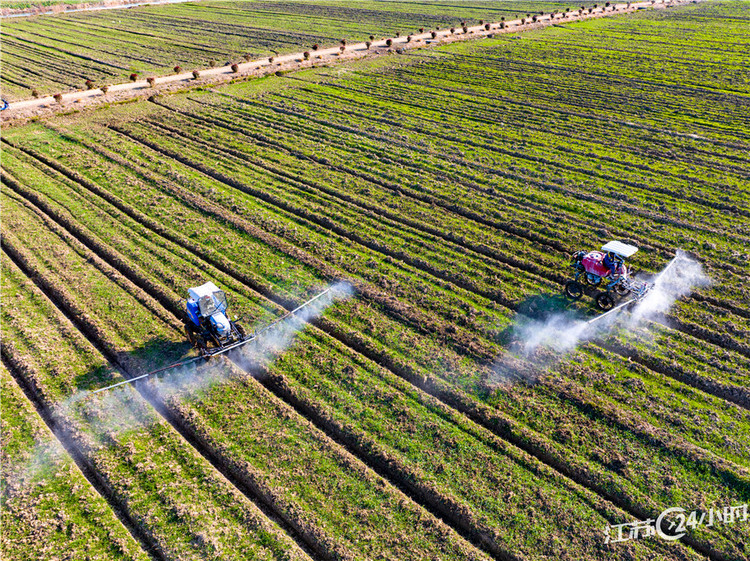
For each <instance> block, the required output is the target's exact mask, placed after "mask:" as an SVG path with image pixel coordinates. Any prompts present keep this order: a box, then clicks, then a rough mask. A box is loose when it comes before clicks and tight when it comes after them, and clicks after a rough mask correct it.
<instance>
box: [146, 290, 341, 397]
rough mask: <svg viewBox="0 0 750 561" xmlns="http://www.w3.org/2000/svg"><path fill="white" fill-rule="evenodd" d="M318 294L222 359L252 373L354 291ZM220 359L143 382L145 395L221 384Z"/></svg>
mask: <svg viewBox="0 0 750 561" xmlns="http://www.w3.org/2000/svg"><path fill="white" fill-rule="evenodd" d="M324 292H325V293H324V294H322V293H321V295H320V296H318V297H316V298H315V299H313V300H312V301H308V303H307V304H305V305H304V306H303V307H301V308H298V309H297V310H295V311H294V313H290V314H288V315H287V316H285V317H283V319H281V320H277V321H275V322H273V323H272V324H270V325H269V326H266V327H261V328H259V329H258V330H257V331H256V332H255V334H254V336H253V338H252V340H251V341H249V342H248V343H246V344H244V345H242V346H240V347H237V348H236V349H233V350H231V351H229V352H228V353H226V355H225V356H226V358H227V359H229V360H230V361H231V362H232V363H234V364H235V365H236V366H238V367H239V368H240V369H241V370H244V371H246V372H251V373H252V372H256V371H257V370H258V369H259V368H261V367H265V366H267V365H269V364H270V363H271V362H273V360H274V359H275V358H276V357H277V356H278V355H279V354H280V353H282V352H283V351H284V350H285V349H287V348H288V347H289V345H291V344H292V342H293V341H294V339H295V337H296V336H297V334H298V333H299V332H300V331H302V330H303V329H304V328H305V326H306V325H307V324H308V323H309V322H311V321H313V320H315V319H316V318H318V317H320V316H321V315H322V314H323V312H325V310H326V309H328V308H329V307H330V306H332V305H333V304H335V303H336V302H339V301H342V300H345V299H348V298H350V297H351V296H352V295H353V293H354V290H353V288H352V286H351V285H350V284H349V283H347V282H339V283H336V284H333V285H331V286H330V287H328V289H326V291H324ZM212 363H213V364H212ZM231 372H232V369H231V368H227V366H226V363H225V362H222V359H221V357H217V358H216V359H211V360H210V361H209V362H208V363H203V364H201V365H200V366H195V365H190V366H186V367H184V368H178V369H175V370H174V371H172V372H170V373H169V375H168V376H164V377H160V378H153V379H151V380H149V381H148V382H147V384H148V388H149V391H151V392H152V393H154V394H155V395H157V396H158V397H161V398H166V397H170V398H171V397H175V396H177V395H179V394H180V393H182V392H184V391H188V390H189V391H190V392H194V391H196V390H202V389H207V388H209V387H211V386H214V385H216V384H219V383H221V382H222V381H224V380H226V379H227V377H228V376H230V375H231Z"/></svg>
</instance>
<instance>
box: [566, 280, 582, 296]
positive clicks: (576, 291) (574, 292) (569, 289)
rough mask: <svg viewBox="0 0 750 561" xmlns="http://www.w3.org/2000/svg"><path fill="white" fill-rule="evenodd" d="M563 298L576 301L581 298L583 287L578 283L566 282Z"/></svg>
mask: <svg viewBox="0 0 750 561" xmlns="http://www.w3.org/2000/svg"><path fill="white" fill-rule="evenodd" d="M565 296H567V297H568V298H570V299H572V300H578V299H579V298H580V297H581V296H583V286H582V285H581V283H580V282H578V281H574V280H572V281H568V282H566V283H565Z"/></svg>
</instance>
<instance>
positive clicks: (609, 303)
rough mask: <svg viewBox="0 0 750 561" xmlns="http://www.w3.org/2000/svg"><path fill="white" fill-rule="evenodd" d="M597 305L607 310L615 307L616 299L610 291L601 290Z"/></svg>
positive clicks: (597, 297)
mask: <svg viewBox="0 0 750 561" xmlns="http://www.w3.org/2000/svg"><path fill="white" fill-rule="evenodd" d="M596 305H597V306H599V309H601V310H604V311H605V312H606V311H607V310H611V309H612V308H613V307H614V305H615V299H614V298H612V295H611V294H610V293H609V292H600V293H599V294H597V295H596Z"/></svg>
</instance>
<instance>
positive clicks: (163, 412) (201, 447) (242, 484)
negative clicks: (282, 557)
mask: <svg viewBox="0 0 750 561" xmlns="http://www.w3.org/2000/svg"><path fill="white" fill-rule="evenodd" d="M2 250H3V252H4V253H5V254H6V255H7V256H8V257H10V259H11V260H12V261H13V263H14V264H15V265H16V266H17V267H18V268H19V269H20V270H21V271H22V272H23V273H24V274H25V275H26V276H27V278H29V279H30V280H31V281H33V282H34V284H35V285H36V286H37V287H38V288H39V289H40V290H41V291H42V292H43V293H44V294H45V296H47V298H48V299H49V300H50V301H51V302H52V303H53V304H54V305H55V306H56V307H57V308H58V309H59V310H60V311H61V312H62V313H63V314H64V315H65V317H66V318H68V320H69V321H70V322H71V323H72V324H73V325H74V326H75V328H76V329H77V330H78V331H79V332H80V333H81V334H82V335H83V336H84V337H85V338H86V340H88V341H89V342H90V343H91V344H92V345H93V346H94V348H96V349H97V351H99V352H100V353H101V354H102V355H103V356H104V357H106V359H107V360H108V361H109V362H110V363H111V364H112V365H114V366H115V367H116V368H117V369H118V370H119V371H121V372H122V374H123V377H124V378H125V379H128V378H133V377H135V376H136V375H137V374H136V373H134V372H132V366H131V365H129V364H128V362H127V361H125V360H122V357H121V355H120V353H118V352H117V351H116V350H115V349H113V348H112V347H111V346H110V344H108V343H107V336H106V334H104V333H103V332H102V331H101V329H100V328H99V327H98V326H96V325H94V324H93V323H91V322H90V321H88V320H87V317H86V316H85V314H83V313H82V312H81V311H80V310H79V309H77V307H76V306H75V304H74V303H73V302H72V299H71V298H70V297H69V296H67V295H66V294H65V291H64V290H63V289H61V288H60V287H57V286H55V285H53V284H51V283H50V282H48V281H47V279H46V278H45V277H44V276H43V275H41V274H40V273H39V272H38V271H36V270H35V269H34V267H33V265H32V264H31V263H30V262H29V260H28V258H27V257H26V256H24V255H23V253H22V252H21V251H19V250H18V248H16V247H14V246H13V245H11V244H10V243H9V241H8V239H7V238H4V239H3V240H2ZM136 389H137V391H138V393H140V394H141V396H143V398H144V399H145V400H146V401H148V402H149V404H150V405H151V406H152V407H153V408H154V410H155V411H156V412H157V413H158V414H159V415H160V416H161V417H162V418H163V419H164V420H165V421H166V422H167V423H169V425H171V426H172V427H173V428H174V429H175V430H176V431H177V432H178V433H179V434H180V435H181V436H182V437H183V438H184V439H185V441H186V442H187V443H188V444H189V445H190V446H191V447H193V448H194V449H195V450H196V451H197V452H198V453H199V454H200V455H201V456H202V457H203V458H205V459H206V460H207V461H208V462H209V463H210V464H211V465H212V466H213V467H214V468H215V469H216V470H217V471H218V472H219V473H220V474H221V475H222V476H223V477H224V478H225V479H226V480H227V481H229V482H230V483H231V484H232V485H233V486H234V487H235V488H236V489H237V490H238V491H239V492H240V493H242V494H243V495H244V496H245V497H247V498H248V499H250V500H251V501H252V502H253V503H254V504H255V505H257V506H258V507H259V508H260V509H261V511H262V512H263V514H265V515H266V516H267V517H268V518H269V519H271V520H273V521H274V522H275V523H276V524H278V525H279V526H280V527H281V528H283V529H284V531H285V532H286V533H287V535H289V537H291V538H292V539H294V540H295V542H296V543H297V544H298V545H299V546H300V547H301V548H302V550H303V551H305V552H306V553H308V554H311V555H312V556H313V559H325V560H329V559H330V560H333V559H338V557H337V556H336V554H335V553H333V552H327V551H324V550H322V549H321V547H320V544H319V542H318V540H317V539H316V538H317V536H311V535H310V534H309V533H303V532H300V531H299V530H300V529H299V528H298V525H297V524H294V521H293V520H290V518H289V517H288V516H285V514H284V512H281V511H279V510H278V508H277V505H275V504H274V500H273V497H272V495H270V494H269V493H268V491H267V490H265V489H263V488H262V487H261V486H260V485H258V484H257V482H254V481H252V480H251V479H250V480H249V479H248V477H247V474H246V473H241V472H238V471H237V470H236V469H233V468H232V464H231V462H228V461H227V460H226V458H224V457H222V456H221V455H220V454H219V453H217V452H216V451H215V450H213V449H212V448H211V447H210V446H208V445H207V443H206V442H205V441H203V440H202V439H201V438H200V435H198V434H197V433H195V432H194V431H193V430H192V428H191V427H190V426H189V425H188V424H187V423H185V422H183V420H182V419H181V418H180V417H179V416H178V415H176V414H174V413H173V412H172V411H171V410H170V408H169V407H168V406H167V405H166V404H165V403H164V402H163V400H162V399H161V398H160V397H159V396H158V395H156V394H154V393H153V392H149V391H148V390H147V389H143V388H139V387H138V386H136ZM295 526H297V527H295Z"/></svg>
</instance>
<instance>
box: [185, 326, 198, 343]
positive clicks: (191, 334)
mask: <svg viewBox="0 0 750 561" xmlns="http://www.w3.org/2000/svg"><path fill="white" fill-rule="evenodd" d="M185 334H186V335H187V338H188V341H190V344H191V345H192V346H193V347H197V346H198V330H197V329H196V328H195V326H194V325H193V324H192V323H187V322H186V323H185Z"/></svg>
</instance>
